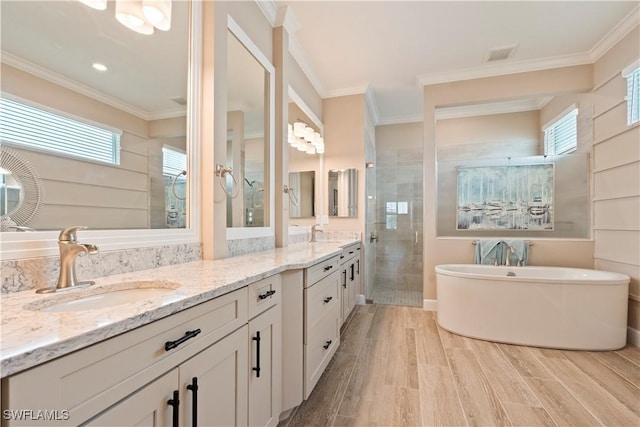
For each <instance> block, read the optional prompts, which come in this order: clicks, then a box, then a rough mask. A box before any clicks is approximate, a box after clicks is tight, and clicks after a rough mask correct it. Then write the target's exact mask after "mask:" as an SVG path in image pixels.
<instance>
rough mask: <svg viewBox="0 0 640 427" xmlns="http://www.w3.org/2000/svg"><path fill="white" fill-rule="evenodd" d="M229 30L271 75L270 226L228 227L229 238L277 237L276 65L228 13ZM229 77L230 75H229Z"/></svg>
mask: <svg viewBox="0 0 640 427" xmlns="http://www.w3.org/2000/svg"><path fill="white" fill-rule="evenodd" d="M227 30H228V31H230V32H231V33H232V34H233V35H234V36H235V37H236V38H237V39H238V41H239V42H240V44H242V45H243V46H244V47H245V49H247V50H248V51H249V53H250V54H251V55H252V56H253V57H254V58H255V59H256V60H257V61H258V62H259V63H260V65H261V66H262V68H264V70H265V73H267V74H268V75H269V79H268V80H269V88H268V92H269V95H268V101H267V102H266V103H265V105H268V111H269V112H268V114H269V115H268V118H269V120H268V123H269V129H268V134H265V136H266V137H267V138H265V141H266V142H268V144H269V160H268V162H269V185H268V188H269V226H268V227H226V230H227V233H226V234H227V240H237V239H247V238H251V237H271V236H273V237H275V234H276V233H275V221H276V217H275V213H276V209H275V205H276V203H275V202H276V199H275V191H274V188H275V179H276V174H275V168H274V164H275V156H276V150H275V140H276V131H275V108H276V97H275V85H276V76H275V74H276V73H275V71H276V70H275V67H274V66H273V64H271V61H269V59H268V58H267V57H266V56H265V55H264V54H263V53H262V51H261V50H260V49H259V48H258V46H257V45H256V44H255V43H254V42H253V40H251V38H250V37H249V36H248V35H247V33H245V32H244V31H243V30H242V28H241V27H240V25H238V23H237V22H236V21H235V20H234V19H233V18H232V17H231V16H230V15H227ZM227 77H228V76H227ZM225 223H226V219H225Z"/></svg>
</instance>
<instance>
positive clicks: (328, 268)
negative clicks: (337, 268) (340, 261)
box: [324, 265, 333, 271]
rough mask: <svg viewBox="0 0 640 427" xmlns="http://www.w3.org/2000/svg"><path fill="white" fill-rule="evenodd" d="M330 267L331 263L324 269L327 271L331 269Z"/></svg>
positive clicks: (331, 266)
mask: <svg viewBox="0 0 640 427" xmlns="http://www.w3.org/2000/svg"><path fill="white" fill-rule="evenodd" d="M332 268H333V265H327V266H326V267H325V268H324V271H329V270H331V269H332Z"/></svg>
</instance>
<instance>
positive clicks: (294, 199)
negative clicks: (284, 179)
mask: <svg viewBox="0 0 640 427" xmlns="http://www.w3.org/2000/svg"><path fill="white" fill-rule="evenodd" d="M284 193H285V194H286V195H288V196H289V201H291V203H293V206H295V207H298V206H299V205H300V202H299V201H298V196H296V192H295V191H294V190H293V187H289V186H288V185H285V186H284Z"/></svg>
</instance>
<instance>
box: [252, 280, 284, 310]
mask: <svg viewBox="0 0 640 427" xmlns="http://www.w3.org/2000/svg"><path fill="white" fill-rule="evenodd" d="M281 298H282V279H281V278H280V275H279V274H276V275H275V276H271V277H267V278H266V279H262V280H260V281H258V282H255V283H252V284H250V285H249V319H253V318H254V317H256V316H257V315H258V314H260V313H262V312H264V311H265V310H266V309H268V308H270V307H273V306H274V305H276V304H279V303H280V300H281Z"/></svg>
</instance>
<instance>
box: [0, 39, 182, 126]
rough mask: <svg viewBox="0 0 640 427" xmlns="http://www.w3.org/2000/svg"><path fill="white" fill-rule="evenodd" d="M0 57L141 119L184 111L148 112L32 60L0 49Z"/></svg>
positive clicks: (8, 63) (17, 66)
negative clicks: (26, 59)
mask: <svg viewBox="0 0 640 427" xmlns="http://www.w3.org/2000/svg"><path fill="white" fill-rule="evenodd" d="M0 57H1V58H2V63H4V64H7V65H9V66H11V67H14V68H17V69H19V70H21V71H24V72H25V73H29V74H31V75H34V76H36V77H39V78H41V79H44V80H46V81H48V82H51V83H53V84H55V85H58V86H62V87H64V88H67V89H70V90H72V91H74V92H77V93H79V94H81V95H84V96H87V97H89V98H92V99H95V100H96V101H99V102H102V103H104V104H107V105H110V106H111V107H114V108H117V109H118V110H122V111H124V112H127V113H129V114H132V115H134V116H136V117H138V118H141V119H143V120H157V119H159V118H171V117H178V116H180V115H184V114H185V112H186V109H184V108H183V109H180V110H177V109H174V110H165V111H158V112H149V111H146V110H143V109H141V108H138V107H135V106H133V105H131V104H128V103H126V102H122V101H121V100H119V99H117V98H115V97H113V96H111V95H107V94H106V93H104V92H101V91H99V90H96V89H94V88H92V87H89V86H87V85H84V84H82V83H78V82H76V81H75V80H72V79H70V78H68V77H65V76H63V75H61V74H58V73H54V72H53V71H51V70H47V69H46V68H43V67H41V66H39V65H36V64H34V63H32V62H29V61H25V60H24V59H22V58H19V57H17V56H15V55H13V54H11V53H8V52H5V51H0Z"/></svg>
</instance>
